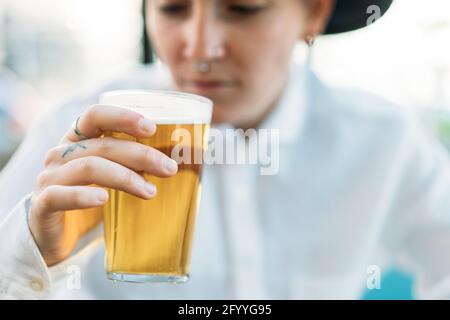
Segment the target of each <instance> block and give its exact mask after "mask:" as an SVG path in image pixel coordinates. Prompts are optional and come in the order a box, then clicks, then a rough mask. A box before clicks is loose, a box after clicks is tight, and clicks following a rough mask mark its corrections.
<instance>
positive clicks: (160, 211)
mask: <svg viewBox="0 0 450 320" xmlns="http://www.w3.org/2000/svg"><path fill="white" fill-rule="evenodd" d="M100 103H101V104H104V105H112V106H118V107H122V108H127V109H130V110H133V111H136V112H139V113H141V114H142V115H143V116H145V117H148V118H149V119H151V120H153V121H155V122H156V124H157V130H156V133H155V134H154V135H153V136H152V137H150V138H148V139H136V138H135V137H132V136H129V135H126V134H124V133H120V132H107V133H105V136H110V137H114V138H117V139H126V140H131V141H136V142H139V143H142V144H145V145H148V146H150V147H152V148H155V149H158V150H159V151H161V152H163V153H165V154H166V155H168V156H169V157H172V158H173V159H174V160H176V161H177V162H178V173H177V174H176V175H175V176H173V177H169V178H158V177H155V176H151V175H149V174H146V173H141V174H142V176H143V177H144V178H145V179H146V180H147V181H149V182H151V183H153V184H154V185H156V187H157V194H156V196H155V197H154V198H153V199H150V200H143V199H140V198H137V197H135V196H133V195H131V194H128V193H126V192H122V191H118V190H113V189H110V190H109V199H108V202H107V203H106V204H105V206H104V228H105V246H106V252H105V268H106V273H107V277H108V278H109V279H111V280H117V281H129V282H175V283H178V282H185V281H187V280H188V277H189V263H190V255H191V247H192V238H193V232H194V227H195V220H196V214H197V208H198V203H199V200H200V191H201V172H202V158H203V153H204V151H205V149H206V147H207V135H208V129H209V124H210V121H211V115H212V108H213V104H212V101H211V100H209V99H207V98H204V97H200V96H197V95H192V94H185V93H179V92H171V91H112V92H107V93H104V94H103V95H102V96H101V98H100ZM174 155H175V158H174ZM176 158H178V159H176Z"/></svg>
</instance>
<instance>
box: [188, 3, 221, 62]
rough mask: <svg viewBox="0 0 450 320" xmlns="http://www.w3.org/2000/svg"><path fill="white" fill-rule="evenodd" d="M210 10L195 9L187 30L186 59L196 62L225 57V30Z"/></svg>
mask: <svg viewBox="0 0 450 320" xmlns="http://www.w3.org/2000/svg"><path fill="white" fill-rule="evenodd" d="M208 11H211V10H208V8H197V9H196V10H195V9H194V10H193V12H192V14H191V17H190V18H189V20H188V22H187V25H186V29H185V48H184V50H183V54H184V57H185V58H187V59H189V60H194V61H214V60H220V59H222V58H223V57H225V46H224V30H223V26H221V25H220V21H217V20H218V19H217V18H216V17H214V13H213V12H208Z"/></svg>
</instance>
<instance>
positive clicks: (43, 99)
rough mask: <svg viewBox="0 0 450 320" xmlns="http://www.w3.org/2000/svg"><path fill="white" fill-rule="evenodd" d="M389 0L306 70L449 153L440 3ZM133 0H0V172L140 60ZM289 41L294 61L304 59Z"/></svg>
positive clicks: (444, 0) (400, 287)
mask: <svg viewBox="0 0 450 320" xmlns="http://www.w3.org/2000/svg"><path fill="white" fill-rule="evenodd" d="M424 3H425V2H424V1H423V0H395V2H394V5H393V7H392V8H391V10H390V11H389V12H388V13H387V15H386V16H385V17H383V18H382V19H381V20H380V21H378V22H377V23H376V24H374V25H372V26H370V27H369V28H367V29H365V30H364V31H355V32H350V33H347V34H343V35H338V36H326V37H321V38H319V39H317V40H316V42H315V45H314V47H313V49H312V51H311V56H310V60H309V61H310V63H311V65H312V67H313V69H314V70H315V71H316V72H317V73H318V74H319V76H320V77H321V78H322V79H323V80H324V81H325V82H327V83H329V84H332V85H338V86H351V87H356V88H360V89H363V90H366V91H369V92H372V93H374V94H376V95H380V96H383V97H384V98H386V99H389V100H391V101H394V102H397V103H398V104H400V105H402V106H404V107H407V108H413V109H414V110H417V112H418V114H420V115H421V119H423V121H424V124H426V125H427V126H429V128H430V129H431V130H432V131H433V132H434V133H435V134H436V135H437V136H438V137H439V138H440V139H441V141H442V142H443V143H444V144H445V145H446V146H447V147H449V149H450V116H449V114H450V90H449V89H450V41H449V40H450V1H448V0H428V1H426V6H425V5H424ZM140 10H141V1H140V0H39V1H34V0H0V65H1V66H0V170H1V167H2V166H3V165H4V164H5V163H6V162H7V160H8V158H9V157H10V155H11V154H12V153H13V151H14V150H15V148H16V147H17V145H18V144H19V143H20V141H21V139H22V138H23V136H24V135H25V134H26V131H27V128H29V127H30V124H31V123H32V122H33V121H34V120H35V119H36V117H38V116H39V115H40V114H42V113H43V112H44V111H45V110H46V109H47V108H49V107H52V106H54V105H56V104H58V103H59V102H60V101H63V100H65V99H67V98H69V97H70V96H72V95H74V94H76V93H77V92H80V91H83V90H84V89H85V88H90V87H93V86H96V85H99V84H100V83H102V82H104V81H107V80H108V79H111V78H113V77H114V76H116V75H119V74H121V73H122V72H124V71H125V70H127V69H130V68H131V67H133V66H136V65H138V64H139V63H140V61H141V60H142V59H141V58H142V57H141V56H142V51H141V40H142V19H141V12H140ZM306 56H307V49H306V46H305V45H304V44H299V45H298V48H297V50H296V53H295V56H294V59H296V60H298V61H302V62H303V61H305V59H306ZM383 274H384V278H383V281H382V288H381V290H371V291H368V292H367V294H366V295H365V296H364V297H363V298H365V299H411V298H413V297H412V296H411V285H412V282H411V279H410V277H409V276H408V275H407V274H405V273H403V272H402V271H400V270H389V271H386V272H384V273H383Z"/></svg>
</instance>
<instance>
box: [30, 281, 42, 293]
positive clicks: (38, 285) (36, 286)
mask: <svg viewBox="0 0 450 320" xmlns="http://www.w3.org/2000/svg"><path fill="white" fill-rule="evenodd" d="M30 288H31V289H33V290H34V291H42V290H44V284H43V283H42V281H41V280H38V279H33V280H31V281H30Z"/></svg>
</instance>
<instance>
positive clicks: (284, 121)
mask: <svg viewBox="0 0 450 320" xmlns="http://www.w3.org/2000/svg"><path fill="white" fill-rule="evenodd" d="M306 74H307V73H306V68H304V67H303V66H301V65H299V64H296V63H294V62H292V64H291V67H290V70H289V76H288V82H287V84H286V87H285V89H284V92H283V93H282V95H281V98H280V100H279V102H278V105H277V106H276V107H275V109H274V110H273V111H272V112H271V113H270V114H269V115H268V116H267V118H266V119H265V120H264V121H263V122H262V124H261V126H260V128H264V129H278V130H279V133H280V144H291V143H293V142H295V141H296V140H297V139H298V136H299V134H300V131H301V129H302V127H303V124H304V119H305V107H306V103H305V102H306V96H305V94H306V90H305V85H306Z"/></svg>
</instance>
